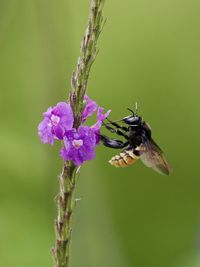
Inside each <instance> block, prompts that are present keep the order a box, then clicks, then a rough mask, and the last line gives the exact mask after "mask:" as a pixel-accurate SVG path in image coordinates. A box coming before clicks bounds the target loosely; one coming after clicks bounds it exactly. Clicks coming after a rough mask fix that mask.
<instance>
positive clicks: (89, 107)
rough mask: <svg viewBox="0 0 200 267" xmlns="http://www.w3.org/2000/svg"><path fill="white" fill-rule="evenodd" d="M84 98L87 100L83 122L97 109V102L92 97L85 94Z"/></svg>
mask: <svg viewBox="0 0 200 267" xmlns="http://www.w3.org/2000/svg"><path fill="white" fill-rule="evenodd" d="M84 100H85V101H86V106H85V108H84V110H83V115H82V122H84V121H86V119H87V118H88V117H90V116H92V115H93V114H94V112H95V111H96V109H97V107H98V106H97V103H96V102H95V101H94V100H92V99H90V98H89V97H88V96H87V95H85V97H84Z"/></svg>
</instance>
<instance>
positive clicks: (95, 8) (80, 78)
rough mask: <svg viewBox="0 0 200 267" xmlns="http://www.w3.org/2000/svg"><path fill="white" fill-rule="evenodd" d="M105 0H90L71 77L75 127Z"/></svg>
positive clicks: (77, 122)
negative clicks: (87, 16) (78, 53)
mask: <svg viewBox="0 0 200 267" xmlns="http://www.w3.org/2000/svg"><path fill="white" fill-rule="evenodd" d="M104 2H105V0H91V4H90V15H89V18H88V26H87V28H86V32H85V35H84V37H83V40H82V42H81V46H80V56H79V58H78V62H77V67H76V70H75V71H74V72H73V74H72V78H71V87H72V91H71V97H70V103H71V106H72V108H73V112H74V115H75V127H76V128H78V126H79V125H80V124H81V116H82V111H83V108H84V105H83V100H84V96H85V93H86V89H87V85H88V78H89V74H90V69H91V66H92V64H93V62H94V60H95V58H96V56H97V54H98V49H97V40H98V38H99V35H100V33H101V31H102V29H103V25H104V22H105V21H104V19H103V16H102V9H103V6H104Z"/></svg>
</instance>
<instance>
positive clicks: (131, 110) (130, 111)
mask: <svg viewBox="0 0 200 267" xmlns="http://www.w3.org/2000/svg"><path fill="white" fill-rule="evenodd" d="M127 109H128V110H129V111H130V112H132V113H133V114H134V113H135V112H134V111H133V110H132V109H130V108H127Z"/></svg>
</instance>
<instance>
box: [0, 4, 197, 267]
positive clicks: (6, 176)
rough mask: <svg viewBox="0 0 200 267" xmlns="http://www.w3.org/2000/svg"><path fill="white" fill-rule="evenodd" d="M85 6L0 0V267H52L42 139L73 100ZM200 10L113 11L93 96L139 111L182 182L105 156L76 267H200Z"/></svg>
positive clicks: (82, 187) (82, 216)
mask: <svg viewBox="0 0 200 267" xmlns="http://www.w3.org/2000/svg"><path fill="white" fill-rule="evenodd" d="M88 10H89V0H60V1H53V0H28V1H27V0H9V1H7V0H0V90H1V95H0V116H1V117H0V121H1V122H0V123H1V129H0V136H1V138H0V266H4V267H25V266H29V267H35V266H45V267H50V266H52V261H51V256H50V253H49V250H50V247H51V246H52V245H53V244H54V228H53V219H54V218H55V216H56V208H55V206H56V205H55V202H54V198H55V196H56V194H57V191H58V181H57V176H58V174H59V172H60V171H61V167H62V161H61V159H60V158H59V156H58V153H59V146H58V145H56V146H55V147H53V148H52V147H50V146H48V145H42V144H41V142H40V140H39V138H38V136H37V125H38V123H39V122H40V120H41V118H42V117H41V113H42V112H43V111H45V110H46V109H47V107H48V106H50V105H54V104H55V103H56V102H58V101H62V100H64V99H66V97H67V94H68V92H69V88H70V76H71V73H72V70H73V69H74V68H75V65H76V60H77V57H78V54H79V45H80V41H81V38H82V35H83V33H84V30H85V26H86V22H87V16H88ZM199 10H200V2H199V1H196V0H191V1H184V0H181V1H180V0H161V1H160V0H152V1H148V0H142V1H132V0H125V1H115V0H109V1H107V3H106V6H105V10H104V14H105V17H107V23H106V26H105V28H104V31H103V34H102V35H101V38H100V42H99V47H100V53H99V56H98V58H97V60H96V62H95V64H94V66H93V68H92V72H91V76H90V82H89V89H88V94H89V95H90V97H91V98H94V99H96V101H97V102H98V103H99V105H101V106H104V107H105V108H107V109H109V108H111V109H112V114H111V118H112V119H113V120H114V119H118V118H121V117H123V116H126V115H127V114H128V111H127V110H126V108H127V107H130V108H131V107H132V108H133V107H134V105H135V102H136V101H138V103H139V112H140V114H141V115H142V116H143V117H144V118H145V120H146V121H148V122H149V124H150V125H151V127H152V129H153V136H154V139H155V140H156V141H157V142H158V144H160V146H161V147H162V149H163V150H164V151H165V154H166V156H167V158H168V159H169V161H170V162H171V165H172V166H173V169H174V172H173V174H172V175H171V176H169V177H164V176H161V175H159V174H157V173H155V172H153V171H152V170H151V169H148V168H146V167H144V166H143V165H142V163H141V162H138V163H137V164H135V166H132V167H129V168H127V169H115V168H113V167H111V166H109V164H108V163H107V161H108V159H109V158H110V157H111V156H112V155H113V154H114V153H115V151H112V150H109V149H106V148H105V147H101V146H99V147H98V148H97V156H96V159H95V160H94V161H92V162H88V163H87V164H85V165H84V167H83V168H82V171H81V176H80V179H79V183H78V187H77V192H76V195H77V197H81V198H82V200H81V201H80V202H79V204H78V205H77V207H76V211H75V216H74V232H73V244H72V258H71V266H80V267H94V266H95V267H102V266H104V267H106V266H107V267H112V266H113V267H121V266H123V267H147V266H148V267H161V266H162V267H197V266H200V170H199V165H200V164H199V134H200V124H199V104H200V102H199V99H200V28H199V24H200V16H199Z"/></svg>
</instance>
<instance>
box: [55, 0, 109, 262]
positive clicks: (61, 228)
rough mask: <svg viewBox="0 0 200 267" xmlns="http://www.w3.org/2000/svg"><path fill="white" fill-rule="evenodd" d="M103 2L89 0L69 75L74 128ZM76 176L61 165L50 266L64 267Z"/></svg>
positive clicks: (100, 25)
mask: <svg viewBox="0 0 200 267" xmlns="http://www.w3.org/2000/svg"><path fill="white" fill-rule="evenodd" d="M104 2H105V0H91V4H90V14H89V19H88V26H87V28H86V32H85V35H84V37H83V40H82V42H81V47H80V56H79V58H78V63H77V67H76V70H75V71H74V72H73V74H72V79H71V86H72V88H71V93H70V97H69V99H70V104H71V107H72V109H73V113H74V127H75V128H76V129H77V128H78V127H79V126H80V125H81V118H82V112H83V109H84V96H85V93H86V89H87V85H88V78H89V74H90V69H91V66H92V64H93V62H94V61H95V58H96V56H97V53H98V50H97V40H98V37H99V35H100V33H101V31H102V28H103V17H102V9H103V6H104ZM78 173H79V169H78V167H76V166H75V165H74V164H73V162H71V161H67V162H64V166H63V170H62V173H61V175H60V177H59V184H60V191H59V194H58V197H57V206H58V216H57V219H56V220H55V232H56V244H55V246H54V248H53V249H52V255H53V259H54V267H68V266H69V256H70V250H69V248H70V240H71V233H72V226H71V220H72V212H73V207H74V198H73V194H74V190H75V186H76V180H77V176H78Z"/></svg>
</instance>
